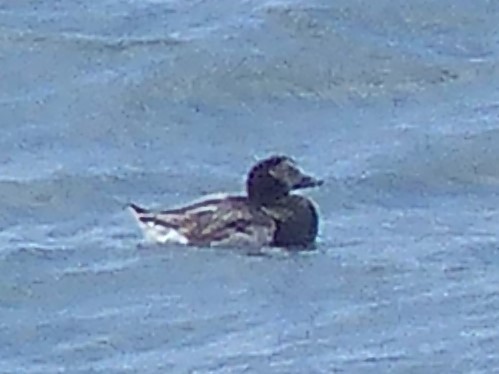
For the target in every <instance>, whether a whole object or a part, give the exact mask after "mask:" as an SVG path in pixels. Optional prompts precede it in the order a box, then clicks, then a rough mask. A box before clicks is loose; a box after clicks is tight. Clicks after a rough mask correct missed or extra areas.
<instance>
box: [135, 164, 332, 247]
mask: <svg viewBox="0 0 499 374" xmlns="http://www.w3.org/2000/svg"><path fill="white" fill-rule="evenodd" d="M322 184H323V180H320V179H317V178H315V177H312V176H311V175H308V174H306V173H305V172H303V171H302V169H300V168H299V167H298V165H297V163H296V162H295V161H294V159H292V158H291V157H288V156H284V155H273V156H270V157H267V158H265V159H263V160H260V161H258V162H257V163H256V164H255V165H254V166H253V167H252V168H251V169H250V171H249V173H248V174H247V178H246V195H242V194H241V195H229V194H216V195H210V196H206V197H205V198H203V199H201V200H199V201H196V202H193V203H190V204H187V205H186V206H183V207H179V208H172V209H168V210H162V211H157V210H149V209H146V208H143V207H141V206H139V205H136V204H134V203H131V204H130V205H129V208H130V210H131V212H132V214H133V216H134V218H135V219H136V221H137V222H138V224H139V227H140V228H141V229H142V231H143V233H144V236H145V237H146V239H149V240H150V241H152V242H155V243H160V244H166V243H174V244H181V245H186V246H195V247H250V246H251V247H286V248H288V247H310V246H312V245H313V244H314V242H315V240H316V237H317V233H318V225H319V215H318V211H317V208H316V205H315V203H314V202H313V201H312V200H310V199H309V198H307V197H305V196H303V195H301V194H298V193H294V191H296V190H301V189H306V188H311V187H317V186H320V185H322Z"/></svg>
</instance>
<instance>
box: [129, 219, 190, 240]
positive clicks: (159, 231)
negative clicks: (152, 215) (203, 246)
mask: <svg viewBox="0 0 499 374" xmlns="http://www.w3.org/2000/svg"><path fill="white" fill-rule="evenodd" d="M139 223H140V227H141V229H142V231H143V232H144V236H145V237H146V239H148V240H150V241H152V242H156V243H160V244H165V243H175V244H183V245H186V244H189V239H187V238H186V237H185V236H184V235H182V234H181V233H180V232H178V231H177V230H175V229H173V228H171V227H166V226H162V225H157V224H155V223H154V222H147V223H144V222H141V221H139Z"/></svg>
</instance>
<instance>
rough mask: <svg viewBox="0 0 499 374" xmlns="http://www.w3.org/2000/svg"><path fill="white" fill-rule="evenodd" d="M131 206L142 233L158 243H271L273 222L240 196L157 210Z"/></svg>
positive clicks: (214, 198)
mask: <svg viewBox="0 0 499 374" xmlns="http://www.w3.org/2000/svg"><path fill="white" fill-rule="evenodd" d="M132 208H133V209H134V211H135V216H136V218H137V219H138V221H139V223H141V226H142V228H143V230H144V232H145V233H146V236H148V237H149V238H151V239H153V240H154V241H157V242H162V243H165V242H177V243H181V244H188V245H195V246H232V245H235V246H240V245H245V246H247V245H253V246H262V245H268V244H270V243H271V242H272V238H273V234H274V231H275V222H274V221H273V220H272V219H270V218H269V217H267V216H266V215H264V214H262V213H261V212H259V211H256V210H254V209H252V208H251V207H250V205H249V204H248V200H247V198H246V197H243V196H223V197H208V198H207V199H205V200H203V201H199V202H197V203H193V204H190V205H188V206H185V207H182V208H178V209H171V210H166V211H162V212H159V213H153V212H149V211H146V210H143V209H142V210H141V209H140V208H138V207H135V208H134V207H133V206H132ZM137 208H138V209H137Z"/></svg>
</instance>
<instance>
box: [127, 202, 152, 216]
mask: <svg viewBox="0 0 499 374" xmlns="http://www.w3.org/2000/svg"><path fill="white" fill-rule="evenodd" d="M128 207H129V208H131V209H132V210H133V211H134V212H135V213H136V214H138V215H141V214H147V213H149V211H148V210H147V209H144V208H141V207H140V206H138V205H135V204H134V203H130V204H128Z"/></svg>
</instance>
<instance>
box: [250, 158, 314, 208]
mask: <svg viewBox="0 0 499 374" xmlns="http://www.w3.org/2000/svg"><path fill="white" fill-rule="evenodd" d="M322 183H323V181H322V180H319V179H315V178H314V177H311V176H310V175H307V174H305V173H304V172H303V171H302V170H300V168H298V166H297V165H296V163H295V162H294V161H293V160H292V159H291V158H289V157H287V156H272V157H269V158H266V159H264V160H262V161H260V162H258V163H257V164H256V165H255V166H253V168H252V169H251V170H250V172H249V174H248V179H247V181H246V189H247V192H248V198H249V200H250V201H251V202H252V203H254V204H256V205H268V204H272V202H274V201H276V200H277V199H279V198H282V197H283V196H286V195H288V194H289V193H290V192H291V191H293V190H297V189H301V188H308V187H316V186H320V185H321V184H322Z"/></svg>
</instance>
